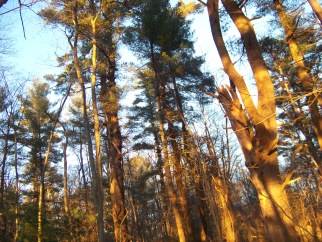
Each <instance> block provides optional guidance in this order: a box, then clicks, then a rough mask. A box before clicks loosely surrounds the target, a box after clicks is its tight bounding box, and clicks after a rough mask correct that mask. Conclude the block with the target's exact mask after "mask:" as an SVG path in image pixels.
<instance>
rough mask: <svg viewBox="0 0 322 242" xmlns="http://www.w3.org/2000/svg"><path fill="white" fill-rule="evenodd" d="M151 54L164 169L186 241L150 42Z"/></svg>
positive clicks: (182, 234) (174, 210)
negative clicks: (173, 178)
mask: <svg viewBox="0 0 322 242" xmlns="http://www.w3.org/2000/svg"><path fill="white" fill-rule="evenodd" d="M150 54H151V62H152V65H153V72H154V93H155V99H156V105H157V116H158V121H159V132H160V136H161V146H162V153H163V158H164V170H165V178H166V181H167V184H168V192H169V196H170V201H171V204H172V208H173V213H174V218H175V221H176V226H177V231H178V237H179V241H180V242H185V241H186V236H185V232H184V227H183V221H182V218H181V215H180V211H179V208H178V204H177V195H176V193H175V188H174V184H173V181H172V175H171V167H170V162H171V161H170V158H169V151H168V145H167V140H166V133H165V130H164V121H163V118H164V117H165V114H164V110H163V108H162V104H161V96H160V93H162V92H164V90H161V91H160V90H159V88H161V89H162V88H163V89H164V85H160V80H159V77H158V72H157V69H156V66H155V59H154V50H153V45H152V43H150Z"/></svg>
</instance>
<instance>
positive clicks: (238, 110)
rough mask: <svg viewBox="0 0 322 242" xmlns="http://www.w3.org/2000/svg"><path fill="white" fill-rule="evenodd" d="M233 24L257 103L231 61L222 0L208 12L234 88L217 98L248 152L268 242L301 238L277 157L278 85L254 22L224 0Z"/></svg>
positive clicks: (211, 2)
mask: <svg viewBox="0 0 322 242" xmlns="http://www.w3.org/2000/svg"><path fill="white" fill-rule="evenodd" d="M222 3H223V6H224V8H225V10H226V11H227V13H228V14H229V16H230V18H231V19H232V21H233V22H234V24H235V26H236V27H237V29H238V31H239V32H240V35H241V39H242V40H243V44H244V47H245V49H246V53H247V57H248V61H249V64H250V67H251V69H252V72H253V75H254V79H255V82H256V86H257V90H258V106H257V108H256V107H255V104H254V102H253V100H252V97H251V95H250V93H249V91H248V88H247V86H246V84H245V82H244V79H243V77H242V76H241V75H240V74H239V73H238V72H237V71H236V69H235V68H234V66H233V63H232V61H231V59H230V56H229V54H228V51H227V49H226V46H225V43H224V41H223V38H222V34H221V29H220V20H219V14H218V0H208V2H207V7H208V14H209V20H210V25H211V30H212V35H213V38H214V41H215V44H216V47H217V50H218V53H219V55H220V58H221V61H222V64H223V67H224V71H225V72H226V74H227V75H228V77H229V79H230V80H231V81H232V82H233V83H234V85H235V86H236V88H237V90H238V92H239V94H240V97H241V100H242V104H243V106H242V105H241V102H240V100H239V97H238V96H237V94H236V92H235V91H234V89H232V88H229V87H222V88H218V93H219V95H218V96H216V95H214V94H210V95H212V96H213V97H216V98H219V100H220V102H221V104H222V106H223V108H224V110H225V112H226V115H227V116H228V118H229V120H230V123H231V125H232V128H233V130H234V132H235V134H236V136H237V138H238V141H239V144H240V146H241V148H242V151H243V153H244V156H245V160H246V166H247V167H248V169H249V171H250V178H251V180H252V182H253V184H254V186H255V188H256V190H257V195H258V198H259V201H260V207H261V212H262V216H263V219H264V222H265V225H266V229H267V236H268V239H269V240H270V241H279V242H281V241H285V242H286V241H298V237H297V232H296V230H295V227H294V221H293V218H292V213H291V209H290V206H289V202H288V197H287V194H286V191H285V185H286V184H285V183H283V181H282V179H281V174H280V172H279V167H278V160H277V126H276V104H275V97H274V87H273V83H272V80H271V77H270V75H269V73H268V70H267V67H266V64H265V62H264V60H263V57H262V54H261V51H260V48H259V44H258V41H257V38H256V35H255V32H254V29H253V26H252V24H251V23H250V20H249V19H248V18H247V17H246V16H245V15H244V13H243V12H242V11H241V9H240V8H239V6H238V4H237V3H236V2H235V1H233V0H222Z"/></svg>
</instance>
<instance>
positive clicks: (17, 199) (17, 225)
mask: <svg viewBox="0 0 322 242" xmlns="http://www.w3.org/2000/svg"><path fill="white" fill-rule="evenodd" d="M17 144H18V141H17V132H16V130H15V150H14V156H15V175H16V181H15V196H16V201H15V202H16V207H15V235H14V238H13V241H14V242H16V241H18V237H19V173H18V147H17Z"/></svg>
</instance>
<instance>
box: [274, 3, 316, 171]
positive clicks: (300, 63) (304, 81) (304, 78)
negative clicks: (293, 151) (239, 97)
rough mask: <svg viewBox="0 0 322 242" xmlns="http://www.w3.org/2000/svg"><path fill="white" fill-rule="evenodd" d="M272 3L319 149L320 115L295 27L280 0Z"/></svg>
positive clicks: (312, 81) (311, 80) (311, 79)
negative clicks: (306, 98) (306, 96)
mask: <svg viewBox="0 0 322 242" xmlns="http://www.w3.org/2000/svg"><path fill="white" fill-rule="evenodd" d="M274 5H275V8H276V11H277V13H278V16H279V18H280V22H281V25H282V27H283V29H284V32H285V35H286V42H287V44H288V46H289V48H290V52H291V56H292V59H293V61H294V65H295V66H296V71H297V76H298V79H299V82H300V85H301V86H302V88H303V91H304V92H305V95H308V107H309V110H310V114H311V119H312V123H313V127H314V132H315V135H316V138H317V141H318V143H319V146H320V150H322V117H321V114H320V111H319V107H318V101H317V99H318V98H317V95H316V94H314V92H313V91H314V80H313V78H311V77H310V75H309V72H308V68H307V67H306V66H305V63H304V60H303V56H304V55H303V53H301V51H300V47H299V44H298V43H297V40H296V37H295V35H294V32H295V30H296V27H295V26H293V25H292V24H291V22H292V21H290V19H289V16H287V13H286V11H285V9H284V7H283V6H282V4H281V3H280V1H278V0H274ZM319 166H321V164H319ZM320 169H321V168H320Z"/></svg>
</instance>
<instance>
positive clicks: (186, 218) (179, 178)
mask: <svg viewBox="0 0 322 242" xmlns="http://www.w3.org/2000/svg"><path fill="white" fill-rule="evenodd" d="M161 85H162V84H161ZM160 89H161V90H164V89H165V88H164V87H163V88H160ZM161 90H160V92H161ZM160 95H161V103H163V104H165V103H166V101H165V93H160ZM163 109H164V112H165V116H166V119H167V123H168V138H169V140H170V144H171V147H172V152H173V154H172V159H171V161H172V164H173V165H174V177H175V181H176V185H177V190H178V195H179V202H180V207H181V211H182V215H183V222H184V225H185V230H186V234H187V240H188V241H200V238H197V237H196V236H195V234H194V231H193V227H192V218H191V212H190V208H189V203H188V200H187V197H186V196H187V195H186V193H187V192H186V187H185V184H184V182H183V174H182V165H181V151H180V149H179V145H178V143H177V141H176V137H178V134H177V131H176V130H175V127H174V124H173V121H172V118H173V117H172V115H171V112H170V110H169V108H168V107H163Z"/></svg>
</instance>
